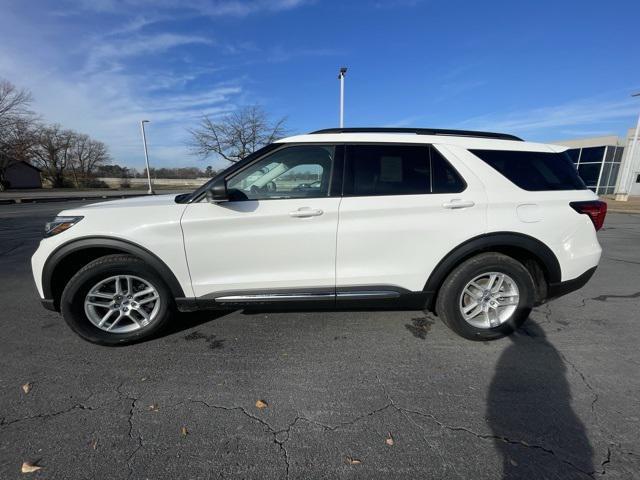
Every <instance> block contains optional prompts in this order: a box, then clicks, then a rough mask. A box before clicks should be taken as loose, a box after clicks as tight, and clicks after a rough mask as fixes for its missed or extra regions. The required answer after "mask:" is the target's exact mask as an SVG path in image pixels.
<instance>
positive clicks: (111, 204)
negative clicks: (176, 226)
mask: <svg viewBox="0 0 640 480" xmlns="http://www.w3.org/2000/svg"><path fill="white" fill-rule="evenodd" d="M178 195H180V194H178V193H170V194H166V195H142V196H140V197H133V198H122V199H119V200H109V201H108V202H99V203H91V204H89V205H84V206H83V207H81V208H82V209H85V208H90V209H92V210H94V209H101V208H120V207H123V208H129V207H145V206H149V207H151V206H154V207H162V206H168V205H175V204H176V202H175V198H176V197H177V196H178Z"/></svg>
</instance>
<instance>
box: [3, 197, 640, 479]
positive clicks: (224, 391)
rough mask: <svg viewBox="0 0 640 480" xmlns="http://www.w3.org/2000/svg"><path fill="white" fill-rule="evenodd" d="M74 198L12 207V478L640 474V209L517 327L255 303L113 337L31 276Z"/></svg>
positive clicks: (8, 293) (8, 469)
mask: <svg viewBox="0 0 640 480" xmlns="http://www.w3.org/2000/svg"><path fill="white" fill-rule="evenodd" d="M72 204H73V203H72V202H68V203H66V204H36V205H28V204H25V205H13V206H0V282H1V283H0V285H1V287H2V288H0V331H1V332H2V334H1V335H0V353H1V354H0V478H2V479H12V478H60V479H67V478H72V479H76V478H109V479H121V478H122V479H124V478H132V479H133V478H135V479H138V478H140V479H143V478H149V479H158V478H171V479H180V478H189V479H196V478H211V479H214V478H247V479H249V478H256V479H269V478H276V479H287V478H289V479H315V478H332V479H333V478H367V479H369V478H385V479H389V478H403V479H406V478H421V479H425V478H427V479H428V478H437V479H441V478H453V479H455V478H473V479H485V478H486V479H495V478H523V479H524V478H526V479H541V478H562V479H567V478H569V479H573V478H576V479H588V478H601V477H602V478H604V477H606V478H621V479H627V478H640V374H639V373H638V372H639V371H640V326H639V322H640V249H639V248H638V247H639V246H640V216H634V215H629V214H609V216H608V217H607V222H606V225H605V228H604V229H603V230H602V231H601V232H600V233H599V236H600V240H601V243H602V244H603V247H604V250H605V252H604V258H603V260H602V263H601V265H600V268H599V269H598V271H597V273H596V275H595V276H594V278H593V279H592V281H591V282H590V283H589V284H588V285H587V286H586V287H585V288H583V289H582V290H580V291H578V292H576V293H573V294H571V295H569V296H566V297H563V298H561V299H558V300H555V301H553V302H551V303H549V304H546V305H544V306H541V307H540V308H537V309H536V310H535V311H534V312H533V314H532V315H531V318H530V319H529V320H528V322H527V324H526V328H525V329H523V330H522V331H521V332H520V333H518V334H516V335H513V336H511V337H510V338H508V339H503V340H499V341H494V342H484V343H482V342H481V343H474V342H469V341H466V340H463V339H461V338H459V337H457V336H455V335H454V334H453V333H451V332H450V331H449V330H448V329H447V328H446V327H445V326H444V325H443V324H442V323H441V322H440V321H439V320H438V319H437V318H432V317H430V316H425V315H424V314H423V313H421V312H330V313H326V312H325V313H312V312H306V313H293V312H291V313H248V312H241V311H240V312H232V313H220V312H218V313H216V312H206V313H194V314H182V315H180V316H178V317H176V319H175V321H174V323H173V325H172V328H171V330H170V331H169V332H167V333H166V334H165V335H164V336H163V337H161V338H158V339H155V340H152V341H149V342H146V343H143V344H138V345H134V346H129V347H123V348H106V347H99V346H96V345H92V344H89V343H86V342H84V341H82V340H81V339H80V338H78V337H76V336H75V335H74V334H73V333H72V332H71V331H70V330H69V329H68V328H67V327H66V325H65V324H64V322H63V320H62V319H61V318H60V316H59V315H57V314H55V313H52V312H48V311H46V310H44V309H42V308H41V307H40V304H39V302H38V297H37V294H36V291H35V287H34V285H33V282H32V279H31V272H30V266H29V257H30V255H31V254H32V252H33V251H34V250H35V248H36V246H37V243H38V241H39V238H40V232H41V230H42V225H43V223H44V222H45V221H46V220H47V219H48V218H50V217H51V216H53V215H54V214H55V213H56V212H57V211H59V210H61V209H63V208H67V207H68V206H69V205H72ZM26 383H30V384H31V390H30V391H29V393H28V394H25V393H24V391H23V390H22V388H21V386H22V385H24V384H26ZM257 400H263V401H264V402H266V403H267V405H268V406H267V407H266V408H263V409H259V408H257V407H256V406H255V404H256V401H257ZM24 461H29V462H31V463H35V464H37V465H39V466H41V467H42V469H41V470H39V471H37V472H35V473H30V474H21V473H20V466H21V465H22V462H24Z"/></svg>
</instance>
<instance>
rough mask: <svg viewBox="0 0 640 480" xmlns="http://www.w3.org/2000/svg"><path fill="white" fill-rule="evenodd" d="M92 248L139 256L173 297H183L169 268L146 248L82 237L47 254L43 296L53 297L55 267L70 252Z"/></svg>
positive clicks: (103, 239)
mask: <svg viewBox="0 0 640 480" xmlns="http://www.w3.org/2000/svg"><path fill="white" fill-rule="evenodd" d="M92 248H107V249H113V250H120V251H122V252H124V253H128V254H131V255H135V256H136V257H138V258H141V259H142V260H144V261H145V262H146V263H147V264H149V266H150V267H151V268H153V269H154V270H155V271H156V272H157V273H158V275H160V276H161V277H162V279H163V280H164V281H165V283H166V284H167V287H169V290H171V293H172V294H173V296H174V298H178V297H184V291H183V290H182V286H181V285H180V282H178V279H177V278H176V276H175V275H174V274H173V272H172V271H171V269H170V268H169V267H168V266H167V264H166V263H164V262H163V261H162V260H161V259H160V258H159V257H157V256H156V255H155V254H153V253H151V252H150V251H149V250H147V249H146V248H144V247H142V246H140V245H138V244H136V243H133V242H130V241H128V240H122V239H119V238H111V237H82V238H77V239H74V240H71V241H69V242H67V243H63V244H62V245H60V246H59V247H58V248H56V249H55V250H54V251H53V253H51V255H49V258H47V260H46V262H45V264H44V268H43V269H42V290H43V293H44V297H45V298H48V299H51V298H53V288H52V284H51V283H52V279H53V273H54V272H55V270H56V267H57V266H58V265H60V263H61V262H62V261H63V260H64V259H65V258H67V257H68V256H69V255H71V254H72V253H75V252H79V251H81V250H88V249H92Z"/></svg>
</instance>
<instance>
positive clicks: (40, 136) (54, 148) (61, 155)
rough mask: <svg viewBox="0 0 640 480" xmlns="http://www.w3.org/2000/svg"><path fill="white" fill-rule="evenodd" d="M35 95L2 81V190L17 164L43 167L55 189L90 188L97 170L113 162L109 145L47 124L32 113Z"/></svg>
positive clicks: (0, 186)
mask: <svg viewBox="0 0 640 480" xmlns="http://www.w3.org/2000/svg"><path fill="white" fill-rule="evenodd" d="M31 102H32V96H31V93H30V92H29V91H28V90H26V89H20V88H18V87H16V86H15V85H14V84H12V83H11V82H9V81H7V80H2V79H0V190H3V189H5V188H6V187H8V186H9V185H8V182H7V180H6V172H7V170H8V169H9V167H11V166H12V165H14V164H15V163H18V162H29V163H31V164H32V165H35V166H36V167H38V168H40V169H41V171H42V176H43V178H44V179H45V180H48V181H49V183H50V184H51V186H53V187H65V186H75V187H90V186H93V184H94V183H95V176H96V175H95V173H96V171H97V169H98V168H99V167H100V166H102V165H105V164H107V163H108V162H109V161H110V156H109V151H108V149H107V146H106V145H105V144H104V143H102V142H100V141H98V140H95V139H93V138H91V137H89V136H88V135H85V134H83V133H79V132H76V131H74V130H70V129H65V128H63V127H62V126H60V125H58V124H52V125H51V124H46V123H44V122H43V121H42V120H41V119H40V118H39V117H38V116H37V115H36V114H35V113H34V112H33V111H32V110H31V108H30V107H31Z"/></svg>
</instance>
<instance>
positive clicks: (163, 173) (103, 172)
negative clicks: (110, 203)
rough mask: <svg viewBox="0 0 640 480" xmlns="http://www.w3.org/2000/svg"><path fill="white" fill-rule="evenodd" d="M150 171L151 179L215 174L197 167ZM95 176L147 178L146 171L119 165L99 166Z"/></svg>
mask: <svg viewBox="0 0 640 480" xmlns="http://www.w3.org/2000/svg"><path fill="white" fill-rule="evenodd" d="M150 170H151V178H178V179H194V178H204V177H213V176H214V175H215V173H216V172H215V170H213V167H211V166H208V167H207V168H205V169H204V170H202V169H200V168H198V167H181V168H151V169H150ZM96 176H97V177H111V178H147V169H146V168H145V169H142V170H136V169H135V168H129V167H123V166H120V165H101V166H100V167H98V169H97V170H96Z"/></svg>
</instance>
